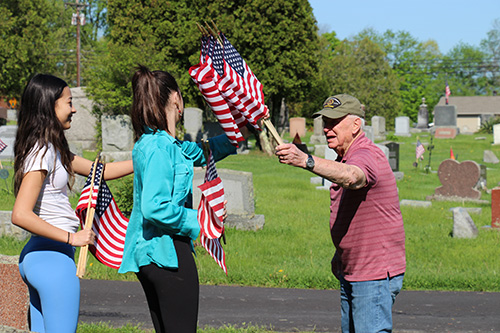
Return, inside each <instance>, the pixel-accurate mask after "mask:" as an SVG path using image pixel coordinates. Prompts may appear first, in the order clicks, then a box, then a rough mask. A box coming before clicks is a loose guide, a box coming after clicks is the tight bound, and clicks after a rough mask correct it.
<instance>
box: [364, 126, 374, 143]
mask: <svg viewBox="0 0 500 333" xmlns="http://www.w3.org/2000/svg"><path fill="white" fill-rule="evenodd" d="M363 131H364V132H365V136H366V137H367V138H368V139H370V140H371V141H372V142H374V141H375V136H374V135H373V127H371V126H363Z"/></svg>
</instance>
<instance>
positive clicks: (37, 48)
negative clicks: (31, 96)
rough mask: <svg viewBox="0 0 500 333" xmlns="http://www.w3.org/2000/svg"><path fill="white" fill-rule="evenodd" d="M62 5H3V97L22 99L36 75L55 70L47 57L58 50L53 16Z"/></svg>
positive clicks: (28, 1) (42, 1)
mask: <svg viewBox="0 0 500 333" xmlns="http://www.w3.org/2000/svg"><path fill="white" fill-rule="evenodd" d="M61 6H62V2H60V1H50V0H3V1H2V2H0V17H2V23H0V36H1V40H2V42H1V43H0V96H13V97H17V98H19V97H20V96H21V93H22V89H23V87H24V86H25V85H26V83H27V80H28V79H29V78H30V77H31V76H32V75H33V74H35V73H37V72H49V73H50V72H53V71H54V69H55V63H54V62H51V61H49V60H48V58H49V57H48V55H49V54H50V52H52V50H54V48H55V39H54V31H53V29H52V27H53V25H54V22H55V21H56V17H55V14H54V13H56V12H57V11H58V10H60V9H61V8H62V7H61Z"/></svg>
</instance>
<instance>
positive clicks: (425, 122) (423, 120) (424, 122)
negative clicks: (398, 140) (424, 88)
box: [417, 97, 429, 128]
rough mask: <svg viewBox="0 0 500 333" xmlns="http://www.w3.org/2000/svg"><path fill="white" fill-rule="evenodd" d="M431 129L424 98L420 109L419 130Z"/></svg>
mask: <svg viewBox="0 0 500 333" xmlns="http://www.w3.org/2000/svg"><path fill="white" fill-rule="evenodd" d="M428 127H429V110H427V104H425V98H424V97H423V98H422V104H420V108H419V109H418V121H417V128H428Z"/></svg>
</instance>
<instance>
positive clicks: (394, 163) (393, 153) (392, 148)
mask: <svg viewBox="0 0 500 333" xmlns="http://www.w3.org/2000/svg"><path fill="white" fill-rule="evenodd" d="M385 146H386V147H387V148H389V165H390V166H391V169H392V171H399V143H397V142H388V143H386V144H385Z"/></svg>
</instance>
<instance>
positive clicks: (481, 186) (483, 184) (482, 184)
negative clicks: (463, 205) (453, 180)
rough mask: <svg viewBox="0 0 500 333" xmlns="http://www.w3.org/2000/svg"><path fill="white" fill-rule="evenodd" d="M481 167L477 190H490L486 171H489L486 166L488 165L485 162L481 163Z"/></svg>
mask: <svg viewBox="0 0 500 333" xmlns="http://www.w3.org/2000/svg"><path fill="white" fill-rule="evenodd" d="M479 168H480V171H479V180H478V181H477V184H476V186H474V188H475V189H476V190H484V191H486V190H488V187H487V184H488V182H487V179H486V171H487V168H486V165H484V164H479Z"/></svg>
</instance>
